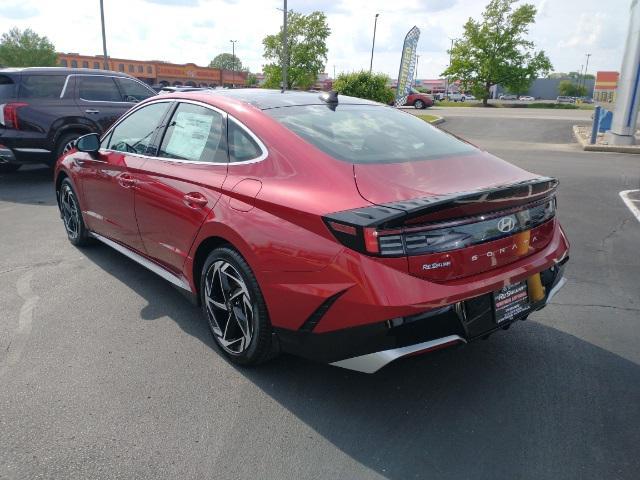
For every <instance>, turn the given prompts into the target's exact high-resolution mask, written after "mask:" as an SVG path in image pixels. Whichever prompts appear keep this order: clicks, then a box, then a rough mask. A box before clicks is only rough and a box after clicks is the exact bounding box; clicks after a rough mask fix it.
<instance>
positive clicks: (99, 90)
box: [78, 75, 122, 102]
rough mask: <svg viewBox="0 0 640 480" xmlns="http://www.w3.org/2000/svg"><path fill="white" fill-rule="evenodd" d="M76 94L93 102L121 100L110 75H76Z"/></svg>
mask: <svg viewBox="0 0 640 480" xmlns="http://www.w3.org/2000/svg"><path fill="white" fill-rule="evenodd" d="M78 94H79V96H80V98H81V99H82V100H90V101H93V102H121V101H122V97H121V96H120V91H119V90H118V87H117V86H116V82H114V81H113V78H111V77H101V76H98V75H96V76H80V77H78Z"/></svg>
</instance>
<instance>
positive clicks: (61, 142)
mask: <svg viewBox="0 0 640 480" xmlns="http://www.w3.org/2000/svg"><path fill="white" fill-rule="evenodd" d="M82 135H84V134H83V133H65V134H63V135H62V136H61V137H60V138H59V139H58V142H57V143H56V151H55V152H54V155H55V158H54V159H53V161H52V162H51V166H54V165H55V164H56V162H57V161H58V159H59V158H60V157H61V156H62V154H64V153H66V152H67V151H68V147H69V145H70V144H71V142H75V141H76V140H78V139H79V138H80V137H81V136H82Z"/></svg>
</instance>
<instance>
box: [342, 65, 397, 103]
mask: <svg viewBox="0 0 640 480" xmlns="http://www.w3.org/2000/svg"><path fill="white" fill-rule="evenodd" d="M388 82H389V77H387V76H386V75H385V74H383V73H369V72H365V71H364V70H361V71H359V72H353V73H341V74H340V75H338V78H337V79H336V81H335V82H333V89H334V90H335V91H336V92H338V93H341V94H343V95H349V96H351V97H359V98H366V99H368V100H373V101H374V102H380V103H386V104H388V103H391V102H393V99H394V94H393V90H391V88H389V87H388V86H387V84H388Z"/></svg>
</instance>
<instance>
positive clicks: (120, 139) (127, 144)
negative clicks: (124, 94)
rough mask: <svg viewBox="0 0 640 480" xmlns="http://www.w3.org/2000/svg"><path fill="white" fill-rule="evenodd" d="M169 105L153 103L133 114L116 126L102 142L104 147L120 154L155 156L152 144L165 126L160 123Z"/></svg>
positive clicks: (167, 103)
mask: <svg viewBox="0 0 640 480" xmlns="http://www.w3.org/2000/svg"><path fill="white" fill-rule="evenodd" d="M169 105H170V103H169V102H160V103H152V104H151V105H148V106H146V107H142V108H141V109H140V110H137V111H135V112H133V113H132V114H131V115H129V116H128V117H127V118H125V119H124V120H123V121H122V122H120V123H119V124H117V125H116V126H115V128H114V129H113V131H112V133H111V134H110V135H108V136H107V137H106V138H105V139H104V141H103V142H102V143H103V145H102V147H103V148H107V149H109V150H116V151H118V152H128V153H137V154H140V155H154V154H155V151H154V148H153V146H152V144H151V142H152V141H153V138H154V136H155V135H154V134H155V133H156V131H157V130H158V129H159V128H161V127H162V126H163V125H160V122H161V121H162V119H163V118H164V115H165V114H166V113H167V110H168V108H169Z"/></svg>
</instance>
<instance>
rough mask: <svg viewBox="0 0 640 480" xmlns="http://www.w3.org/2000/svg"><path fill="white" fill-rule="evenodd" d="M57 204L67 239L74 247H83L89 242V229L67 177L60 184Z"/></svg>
mask: <svg viewBox="0 0 640 480" xmlns="http://www.w3.org/2000/svg"><path fill="white" fill-rule="evenodd" d="M58 205H59V207H60V216H61V217H62V222H63V223H64V229H65V231H66V232H67V237H68V238H69V241H70V242H71V243H73V244H74V245H75V246H76V247H83V246H85V245H88V244H89V243H91V237H90V236H89V230H87V227H86V226H85V225H84V220H83V219H82V212H81V210H80V203H79V202H78V197H77V196H76V192H75V191H74V190H73V186H72V185H71V181H70V180H69V179H68V178H65V179H64V180H63V181H62V184H61V185H60V192H59V198H58Z"/></svg>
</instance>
